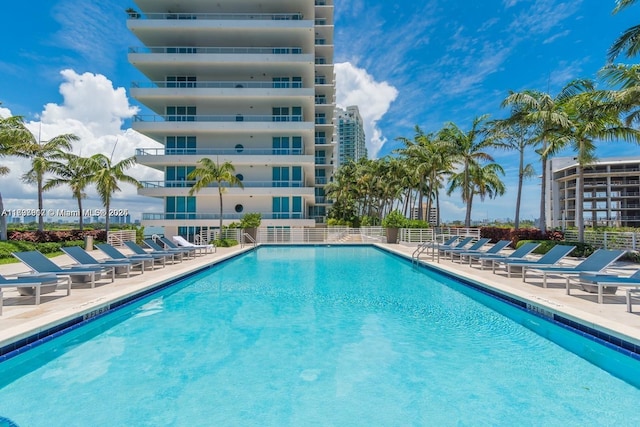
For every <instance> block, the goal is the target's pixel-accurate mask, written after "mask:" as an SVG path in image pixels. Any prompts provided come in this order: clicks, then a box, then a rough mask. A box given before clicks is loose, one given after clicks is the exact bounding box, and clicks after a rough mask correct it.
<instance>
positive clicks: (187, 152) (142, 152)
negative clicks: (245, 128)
mask: <svg viewBox="0 0 640 427" xmlns="http://www.w3.org/2000/svg"><path fill="white" fill-rule="evenodd" d="M240 154H243V155H247V156H273V155H275V156H301V155H304V149H302V148H244V147H238V148H226V149H225V148H136V156H237V155H240Z"/></svg>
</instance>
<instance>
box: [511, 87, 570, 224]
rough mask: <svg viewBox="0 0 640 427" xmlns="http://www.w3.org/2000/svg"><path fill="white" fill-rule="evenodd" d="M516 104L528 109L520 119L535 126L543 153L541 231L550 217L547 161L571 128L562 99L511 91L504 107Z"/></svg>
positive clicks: (541, 159) (545, 94) (531, 92)
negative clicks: (547, 203)
mask: <svg viewBox="0 0 640 427" xmlns="http://www.w3.org/2000/svg"><path fill="white" fill-rule="evenodd" d="M506 106H513V107H516V108H519V109H522V110H523V111H524V114H523V115H522V116H521V117H520V120H522V121H523V122H525V123H527V124H531V125H533V132H534V135H535V138H534V139H535V141H537V142H538V143H539V144H540V145H541V148H540V149H539V150H536V153H537V154H538V155H539V156H540V161H541V169H542V179H541V185H540V218H539V227H540V230H542V231H545V230H546V229H547V219H546V199H545V196H546V191H547V161H548V159H549V157H550V156H551V155H552V154H553V153H555V152H556V151H557V147H558V146H560V145H562V143H563V141H564V140H563V136H564V132H566V130H567V129H569V128H570V127H571V122H570V120H569V118H568V117H567V114H566V113H565V112H564V111H562V106H561V99H558V97H556V98H554V97H552V96H551V95H549V94H547V93H544V92H538V91H523V92H510V93H509V96H507V98H505V99H504V101H502V107H506Z"/></svg>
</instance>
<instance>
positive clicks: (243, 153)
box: [127, 0, 336, 235]
mask: <svg viewBox="0 0 640 427" xmlns="http://www.w3.org/2000/svg"><path fill="white" fill-rule="evenodd" d="M134 1H135V3H136V4H137V6H138V8H139V9H140V10H139V11H135V13H134V12H130V13H129V19H128V21H127V26H128V28H129V29H130V30H131V31H132V33H133V34H134V35H135V36H136V37H138V39H139V40H140V42H141V43H142V44H143V45H144V46H143V47H135V48H131V49H130V50H129V52H130V53H129V61H130V62H131V64H133V65H134V66H135V67H136V68H137V69H138V70H139V71H140V72H141V73H142V74H144V75H145V76H146V77H147V78H148V81H144V82H136V83H134V84H133V87H132V89H131V94H132V96H133V97H134V98H135V99H136V100H138V101H139V102H141V103H142V104H144V105H145V106H146V107H147V108H148V109H149V110H151V113H150V114H149V115H138V116H135V117H134V119H133V125H132V127H133V129H134V130H136V131H138V132H140V133H142V134H144V135H146V136H148V137H150V138H151V139H153V140H155V141H157V142H159V143H160V144H162V145H163V147H162V148H141V149H138V150H136V158H137V160H138V162H139V163H141V164H143V165H146V166H149V167H152V168H155V169H157V170H159V171H161V172H162V173H163V178H162V179H161V180H160V181H155V182H143V183H142V184H143V188H142V189H140V191H139V194H141V195H146V196H150V197H156V198H160V199H162V200H163V202H164V210H163V212H162V213H143V214H142V223H143V225H145V226H163V227H164V229H165V234H168V235H172V234H183V235H184V234H191V233H199V232H202V231H203V230H204V229H208V228H209V227H211V228H217V227H218V224H219V220H220V212H219V197H218V188H217V187H218V185H222V186H224V187H225V190H226V191H225V194H224V203H223V207H224V209H223V212H222V220H223V223H224V224H225V225H227V224H229V223H232V222H238V221H239V220H240V219H241V218H242V216H244V214H245V213H248V212H251V213H253V212H256V213H260V214H261V215H262V225H263V226H287V227H288V226H314V225H315V224H316V223H317V222H323V221H324V218H325V216H326V210H327V209H328V208H329V207H330V203H329V201H328V200H327V199H326V197H325V194H324V187H325V185H326V184H327V183H328V182H329V181H330V179H331V177H332V174H333V170H334V162H335V159H334V147H335V141H336V140H335V137H334V134H335V123H334V109H335V78H334V64H333V28H334V25H333V0H295V1H291V0H269V1H260V0H242V1H239V0H217V1H202V0H181V1H171V2H167V1H151V0H134ZM204 157H207V158H209V159H212V160H213V161H214V162H218V163H219V164H223V163H224V162H230V163H231V164H232V165H233V166H234V167H235V176H236V177H237V178H238V179H239V180H240V181H241V182H242V183H243V186H244V189H241V188H239V187H238V186H229V185H228V184H227V183H226V182H222V183H213V184H212V185H211V187H212V188H204V189H202V190H201V191H199V192H197V193H196V194H194V195H189V194H188V193H189V190H190V187H191V186H192V185H193V181H191V182H190V181H189V180H188V178H187V177H188V175H189V173H190V172H191V171H192V170H194V168H195V167H196V165H197V162H198V161H199V160H200V159H202V158H204Z"/></svg>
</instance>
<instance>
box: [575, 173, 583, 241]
mask: <svg viewBox="0 0 640 427" xmlns="http://www.w3.org/2000/svg"><path fill="white" fill-rule="evenodd" d="M577 169H578V185H577V186H576V208H575V221H574V222H575V224H576V227H577V228H578V242H580V243H583V242H584V215H583V212H582V204H583V203H584V194H583V193H582V191H583V190H584V168H583V167H582V166H581V165H579V164H578V168H577Z"/></svg>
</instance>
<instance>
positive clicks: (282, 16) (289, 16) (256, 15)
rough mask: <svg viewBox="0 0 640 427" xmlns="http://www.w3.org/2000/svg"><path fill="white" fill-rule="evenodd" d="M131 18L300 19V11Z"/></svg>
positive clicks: (132, 17) (175, 14)
mask: <svg viewBox="0 0 640 427" xmlns="http://www.w3.org/2000/svg"><path fill="white" fill-rule="evenodd" d="M129 17H130V18H131V19H144V18H146V19H178V20H180V19H182V20H193V19H209V20H217V21H246V20H249V21H251V20H256V21H301V20H302V18H303V15H302V14H301V13H147V14H145V15H140V14H137V16H136V15H134V14H130V15H129Z"/></svg>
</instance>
